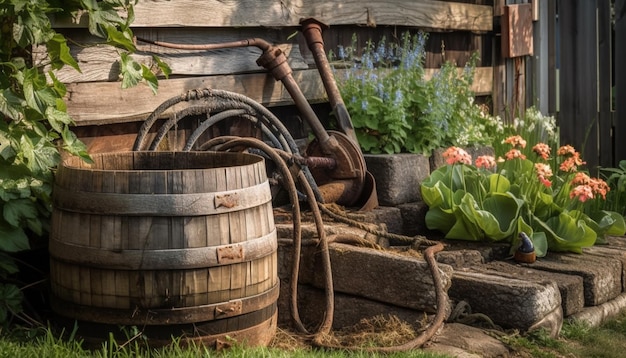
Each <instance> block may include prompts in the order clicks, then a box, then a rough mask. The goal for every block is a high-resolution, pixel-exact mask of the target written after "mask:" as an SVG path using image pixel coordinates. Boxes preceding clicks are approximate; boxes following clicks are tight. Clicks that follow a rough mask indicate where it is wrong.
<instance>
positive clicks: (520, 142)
mask: <svg viewBox="0 0 626 358" xmlns="http://www.w3.org/2000/svg"><path fill="white" fill-rule="evenodd" d="M503 143H509V144H510V145H512V146H513V148H516V147H521V148H526V141H525V140H524V138H522V137H521V136H518V135H513V136H510V137H508V138H507V139H505V140H504V142H503Z"/></svg>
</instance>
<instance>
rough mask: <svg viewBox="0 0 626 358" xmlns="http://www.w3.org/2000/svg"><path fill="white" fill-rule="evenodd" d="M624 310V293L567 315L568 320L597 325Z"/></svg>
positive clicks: (625, 308) (625, 296)
mask: <svg viewBox="0 0 626 358" xmlns="http://www.w3.org/2000/svg"><path fill="white" fill-rule="evenodd" d="M624 310H626V294H625V293H622V294H621V295H619V296H617V297H615V298H614V299H612V300H610V301H608V302H605V303H603V304H601V305H598V306H594V307H585V308H584V309H583V310H582V312H579V313H577V314H575V315H572V316H569V317H568V318H567V319H568V320H570V321H581V322H584V323H586V324H588V325H589V326H591V327H597V326H599V325H601V324H602V323H604V322H606V321H607V320H609V319H613V318H615V317H617V316H619V315H620V314H622V313H623V312H624Z"/></svg>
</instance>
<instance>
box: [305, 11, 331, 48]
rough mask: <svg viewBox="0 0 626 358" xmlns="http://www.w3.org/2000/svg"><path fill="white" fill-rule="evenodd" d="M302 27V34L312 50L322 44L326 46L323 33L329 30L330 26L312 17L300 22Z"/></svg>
mask: <svg viewBox="0 0 626 358" xmlns="http://www.w3.org/2000/svg"><path fill="white" fill-rule="evenodd" d="M300 25H302V34H303V35H304V37H305V38H306V43H307V44H308V45H309V48H310V49H311V50H313V46H314V44H321V45H322V46H324V38H323V37H322V32H323V31H324V30H326V29H328V27H329V26H328V25H326V24H324V23H323V22H320V21H318V20H316V19H314V18H312V17H310V18H306V19H302V20H300Z"/></svg>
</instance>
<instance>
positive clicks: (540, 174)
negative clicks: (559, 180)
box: [535, 163, 552, 188]
mask: <svg viewBox="0 0 626 358" xmlns="http://www.w3.org/2000/svg"><path fill="white" fill-rule="evenodd" d="M535 171H536V172H537V178H539V181H541V184H543V185H544V186H545V187H546V188H549V187H550V186H552V183H551V182H550V181H549V180H548V178H550V177H551V176H552V169H551V168H550V166H549V165H547V164H543V163H535Z"/></svg>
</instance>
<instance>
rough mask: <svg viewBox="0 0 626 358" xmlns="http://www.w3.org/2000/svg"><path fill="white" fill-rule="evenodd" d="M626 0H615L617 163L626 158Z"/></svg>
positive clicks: (615, 133)
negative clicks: (625, 66)
mask: <svg viewBox="0 0 626 358" xmlns="http://www.w3.org/2000/svg"><path fill="white" fill-rule="evenodd" d="M624 61H626V0H615V63H616V64H619V65H618V66H615V117H614V119H615V120H614V124H615V132H614V135H615V137H614V141H615V163H616V164H618V163H619V161H620V160H623V159H626V103H624V96H626V68H624V66H623V65H622V64H623V63H624Z"/></svg>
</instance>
